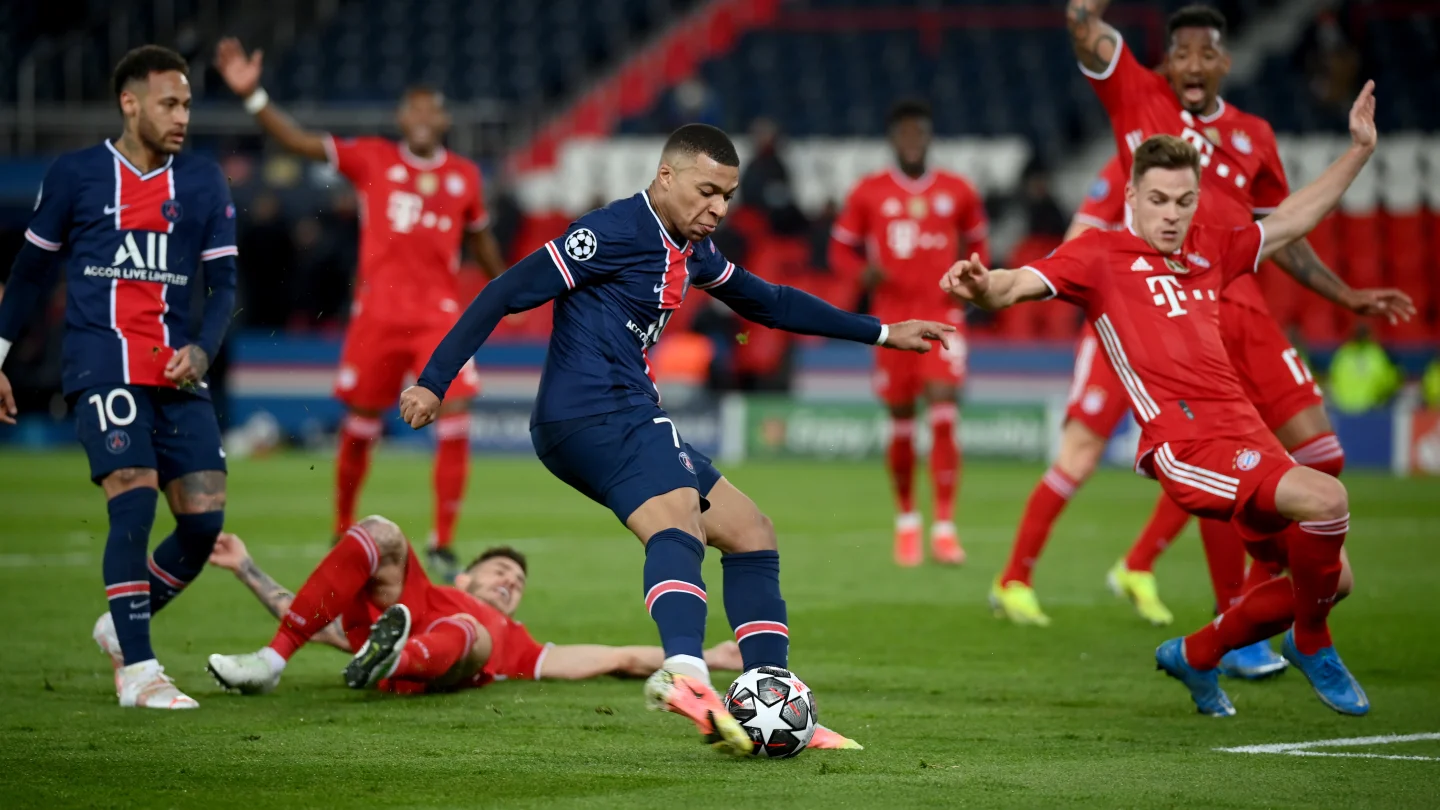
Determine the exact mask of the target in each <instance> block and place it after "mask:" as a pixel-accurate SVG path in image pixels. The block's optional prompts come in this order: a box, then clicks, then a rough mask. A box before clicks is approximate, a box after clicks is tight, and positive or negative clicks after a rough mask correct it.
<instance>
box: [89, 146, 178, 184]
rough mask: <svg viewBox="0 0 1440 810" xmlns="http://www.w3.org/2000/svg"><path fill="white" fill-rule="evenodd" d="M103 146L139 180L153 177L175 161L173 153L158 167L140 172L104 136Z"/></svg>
mask: <svg viewBox="0 0 1440 810" xmlns="http://www.w3.org/2000/svg"><path fill="white" fill-rule="evenodd" d="M105 148H106V149H109V150H110V154H112V155H114V156H115V159H116V160H118V161H120V162H121V163H122V164H124V165H125V168H127V169H129V170H130V171H132V172H134V173H135V176H136V177H138V178H140V179H141V180H149V179H150V178H152V177H155V176H157V175H160V174H163V173H164V172H165V170H167V169H169V168H170V164H172V163H174V162H175V156H174V155H170V156H169V157H167V158H165V162H164V163H162V164H160V168H158V169H154V170H152V171H150V172H148V173H146V172H142V171H140V170H139V169H138V168H136V167H135V164H134V163H131V162H130V159H129V158H127V157H125V156H124V155H122V154H120V150H119V149H116V148H115V144H113V143H111V142H110V139H109V138H106V139H105Z"/></svg>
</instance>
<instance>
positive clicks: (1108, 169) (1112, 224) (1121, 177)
mask: <svg viewBox="0 0 1440 810" xmlns="http://www.w3.org/2000/svg"><path fill="white" fill-rule="evenodd" d="M1129 182H1130V177H1129V175H1127V174H1125V167H1124V166H1122V165H1121V164H1120V156H1119V155H1116V156H1115V157H1112V158H1110V159H1109V160H1108V161H1106V162H1105V166H1104V167H1103V168H1102V169H1100V173H1099V174H1097V175H1096V176H1095V179H1094V180H1093V181H1092V182H1091V183H1090V190H1089V191H1087V192H1085V199H1084V200H1083V201H1082V202H1081V203H1080V207H1079V208H1077V209H1075V219H1076V220H1078V221H1080V222H1083V223H1085V224H1086V225H1089V226H1090V227H1092V228H1099V229H1101V230H1105V231H1116V230H1119V229H1121V228H1123V227H1125V221H1126V218H1125V185H1126V184H1127V183H1129Z"/></svg>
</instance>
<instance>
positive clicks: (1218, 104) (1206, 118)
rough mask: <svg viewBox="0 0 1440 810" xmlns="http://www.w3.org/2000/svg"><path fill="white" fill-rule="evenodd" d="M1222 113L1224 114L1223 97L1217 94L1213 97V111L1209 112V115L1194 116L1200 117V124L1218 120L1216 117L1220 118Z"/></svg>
mask: <svg viewBox="0 0 1440 810" xmlns="http://www.w3.org/2000/svg"><path fill="white" fill-rule="evenodd" d="M1224 114H1225V99H1223V98H1220V97H1219V96H1216V97H1215V112H1213V113H1211V114H1210V115H1197V116H1195V117H1196V118H1199V119H1200V123H1202V124H1208V123H1210V122H1211V121H1216V120H1218V119H1219V118H1220V116H1222V115H1224Z"/></svg>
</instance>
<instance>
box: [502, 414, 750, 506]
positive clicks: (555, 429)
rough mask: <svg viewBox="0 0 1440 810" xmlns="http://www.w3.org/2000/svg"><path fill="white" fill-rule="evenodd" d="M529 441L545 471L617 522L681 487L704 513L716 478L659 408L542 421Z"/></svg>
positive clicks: (707, 462)
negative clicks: (606, 510) (600, 506)
mask: <svg viewBox="0 0 1440 810" xmlns="http://www.w3.org/2000/svg"><path fill="white" fill-rule="evenodd" d="M530 441H531V443H532V444H534V445H535V453H536V455H538V456H539V457H540V462H541V463H542V464H544V465H545V468H546V469H548V470H549V471H550V472H551V473H552V474H554V476H555V477H556V478H559V479H560V480H561V481H564V482H565V483H567V484H569V485H570V486H571V487H573V488H575V489H576V490H579V491H580V492H581V493H583V494H584V495H585V497H587V498H589V499H590V500H592V501H595V502H596V503H600V504H603V505H605V506H606V507H608V508H609V509H610V511H611V512H614V513H615V517H617V518H619V519H620V522H621V523H624V522H625V521H626V519H628V518H629V517H630V515H631V514H633V513H634V512H635V510H636V509H639V508H640V505H641V504H643V503H645V502H646V501H648V500H650V499H651V498H653V497H655V496H656V495H664V494H665V493H667V492H670V491H672V490H676V489H680V488H682V487H691V488H693V489H695V490H697V491H698V492H699V493H700V508H701V510H702V511H703V510H704V509H708V508H709V506H710V502H709V501H708V500H706V498H705V496H707V495H709V494H710V490H711V489H713V488H714V487H715V483H716V482H717V481H719V480H720V478H721V475H720V471H719V470H717V469H715V465H713V464H711V463H710V458H709V457H708V456H706V455H705V454H704V453H701V452H699V451H698V450H696V449H695V448H694V447H691V446H690V443H689V442H687V441H685V440H684V439H683V438H681V437H680V431H679V430H678V429H677V428H676V427H675V424H674V423H673V422H671V421H670V417H669V416H668V415H667V414H666V413H665V411H663V410H661V409H660V408H658V407H653V408H632V409H630V410H625V411H616V412H615V413H607V414H600V415H598V416H586V417H581V418H579V419H567V420H565V421H562V422H546V423H543V424H539V425H535V426H534V427H532V428H531V429H530Z"/></svg>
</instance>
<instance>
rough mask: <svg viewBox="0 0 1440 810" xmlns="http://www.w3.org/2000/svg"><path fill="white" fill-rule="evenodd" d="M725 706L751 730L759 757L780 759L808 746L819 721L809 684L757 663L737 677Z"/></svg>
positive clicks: (788, 671)
mask: <svg viewBox="0 0 1440 810" xmlns="http://www.w3.org/2000/svg"><path fill="white" fill-rule="evenodd" d="M725 708H726V709H728V710H729V712H730V714H732V715H734V717H735V719H736V720H738V721H740V725H741V726H743V727H744V728H745V731H747V732H749V734H750V739H751V741H752V742H754V744H755V750H754V752H753V753H754V754H755V756H757V757H769V758H772V759H781V758H784V757H793V756H795V755H796V754H798V753H800V752H801V751H804V750H805V746H807V745H809V744H810V738H811V737H814V736H815V726H816V725H817V724H818V723H819V722H820V721H819V720H818V719H817V717H816V714H815V696H814V695H813V694H811V692H810V687H808V686H806V685H805V684H804V683H803V682H801V680H800V679H799V678H797V677H795V676H794V675H793V674H791V672H790V670H788V669H781V668H779V667H756V668H755V669H752V670H750V671H749V672H746V673H745V674H743V675H741V676H740V677H738V678H736V679H735V682H734V683H732V684H730V691H728V692H726V693H725Z"/></svg>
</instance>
